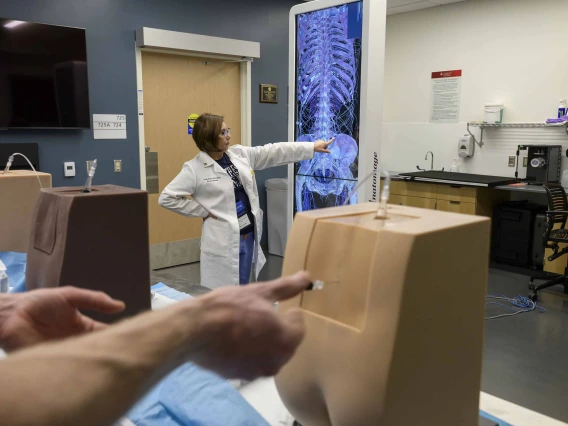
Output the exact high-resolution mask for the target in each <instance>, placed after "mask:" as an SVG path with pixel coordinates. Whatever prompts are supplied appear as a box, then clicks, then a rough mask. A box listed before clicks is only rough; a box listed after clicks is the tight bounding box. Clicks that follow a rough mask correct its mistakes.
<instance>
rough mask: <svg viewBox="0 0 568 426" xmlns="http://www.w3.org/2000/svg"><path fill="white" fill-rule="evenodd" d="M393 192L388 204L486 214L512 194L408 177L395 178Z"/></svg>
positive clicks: (489, 213) (391, 188)
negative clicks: (396, 179)
mask: <svg viewBox="0 0 568 426" xmlns="http://www.w3.org/2000/svg"><path fill="white" fill-rule="evenodd" d="M381 188H382V182H381ZM390 194H391V195H390V199H389V204H398V205H401V206H410V207H420V208H424V209H432V210H440V211H445V212H453V213H463V214H473V215H479V216H487V217H491V216H492V215H493V208H494V206H495V205H496V204H498V203H502V202H504V201H506V200H507V199H508V196H509V194H508V193H507V192H506V191H498V190H492V189H488V188H474V187H470V186H458V185H443V184H435V183H429V182H408V181H392V182H391V187H390Z"/></svg>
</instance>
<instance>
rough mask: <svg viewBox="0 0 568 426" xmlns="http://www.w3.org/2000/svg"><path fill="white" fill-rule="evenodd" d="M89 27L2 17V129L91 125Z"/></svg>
mask: <svg viewBox="0 0 568 426" xmlns="http://www.w3.org/2000/svg"><path fill="white" fill-rule="evenodd" d="M88 86H89V85H88V78H87V46H86V41H85V30H84V29H80V28H69V27H61V26H56V25H46V24H36V23H34V22H25V21H17V20H13V19H4V18H0V129H31V128H36V129H38V128H39V129H88V128H90V127H91V121H90V117H89V87H88Z"/></svg>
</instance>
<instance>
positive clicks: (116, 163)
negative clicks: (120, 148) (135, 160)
mask: <svg viewBox="0 0 568 426" xmlns="http://www.w3.org/2000/svg"><path fill="white" fill-rule="evenodd" d="M114 172H115V173H121V172H122V160H114Z"/></svg>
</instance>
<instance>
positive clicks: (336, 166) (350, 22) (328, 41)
mask: <svg viewBox="0 0 568 426" xmlns="http://www.w3.org/2000/svg"><path fill="white" fill-rule="evenodd" d="M350 14H351V16H350ZM354 15H355V16H354ZM361 15H362V3H361V2H358V3H352V4H350V5H342V6H338V7H332V8H328V9H322V10H317V11H314V12H309V13H305V14H302V15H299V16H298V18H297V76H296V94H297V95H296V97H297V106H296V128H295V131H296V136H297V137H296V141H298V142H308V141H310V142H312V141H316V140H318V139H322V140H329V139H331V138H332V137H335V140H334V142H333V143H332V144H331V145H330V147H329V149H330V151H331V154H321V153H316V154H315V155H314V158H313V159H312V160H306V161H302V162H301V163H300V167H299V169H297V171H296V176H295V179H296V182H295V197H296V200H295V201H296V203H295V204H296V211H304V210H313V209H315V208H318V207H324V206H332V205H342V204H344V203H345V201H346V199H347V197H348V196H349V194H350V193H351V192H352V191H353V189H354V188H355V186H356V184H357V176H356V173H357V157H358V154H359V147H358V144H357V141H356V139H355V138H357V139H358V127H359V123H358V120H359V81H360V68H359V67H360V57H361V31H362V17H361ZM353 27H355V28H353ZM318 200H319V201H318ZM349 202H350V203H356V202H357V195H356V194H354V195H352V196H351V199H350V200H349Z"/></svg>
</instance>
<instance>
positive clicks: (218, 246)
mask: <svg viewBox="0 0 568 426" xmlns="http://www.w3.org/2000/svg"><path fill="white" fill-rule="evenodd" d="M230 138H231V136H230V129H228V128H227V125H226V124H225V122H224V119H223V117H221V116H218V115H212V114H203V115H201V116H200V117H199V118H198V119H197V120H195V124H194V127H193V140H194V141H195V143H196V145H197V147H198V148H199V150H200V151H201V152H200V153H199V154H197V156H196V157H195V158H193V159H192V160H190V161H188V162H186V163H185V164H184V165H183V168H182V170H181V172H180V173H179V175H177V177H176V178H175V179H174V180H173V181H171V182H170V184H169V185H168V186H167V187H166V188H165V189H164V191H163V192H162V194H161V195H160V199H159V203H160V206H162V207H165V208H166V209H168V210H171V211H173V212H176V213H179V214H181V215H184V216H187V217H201V218H203V219H204V222H203V228H202V233H201V234H202V235H201V285H203V286H205V287H209V288H217V287H221V286H226V285H238V284H241V285H242V284H247V283H249V281H250V277H251V275H252V276H253V277H254V278H255V279H256V278H258V274H259V272H260V270H261V269H262V267H263V265H264V263H265V261H266V259H265V257H264V254H263V253H262V249H261V248H260V239H261V236H262V215H263V212H262V210H261V209H260V206H259V203H258V189H257V186H256V179H255V178H254V170H262V169H266V168H268V167H273V166H278V165H282V164H289V163H294V162H297V161H302V160H309V159H311V158H312V157H313V155H314V152H323V153H329V151H328V149H327V148H328V146H329V144H331V142H332V140H330V141H328V142H325V141H317V142H281V143H276V144H267V145H264V146H257V147H252V148H250V147H244V146H241V145H234V146H231V147H229V140H230ZM189 196H191V197H192V198H191V199H190V198H187V197H189Z"/></svg>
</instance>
